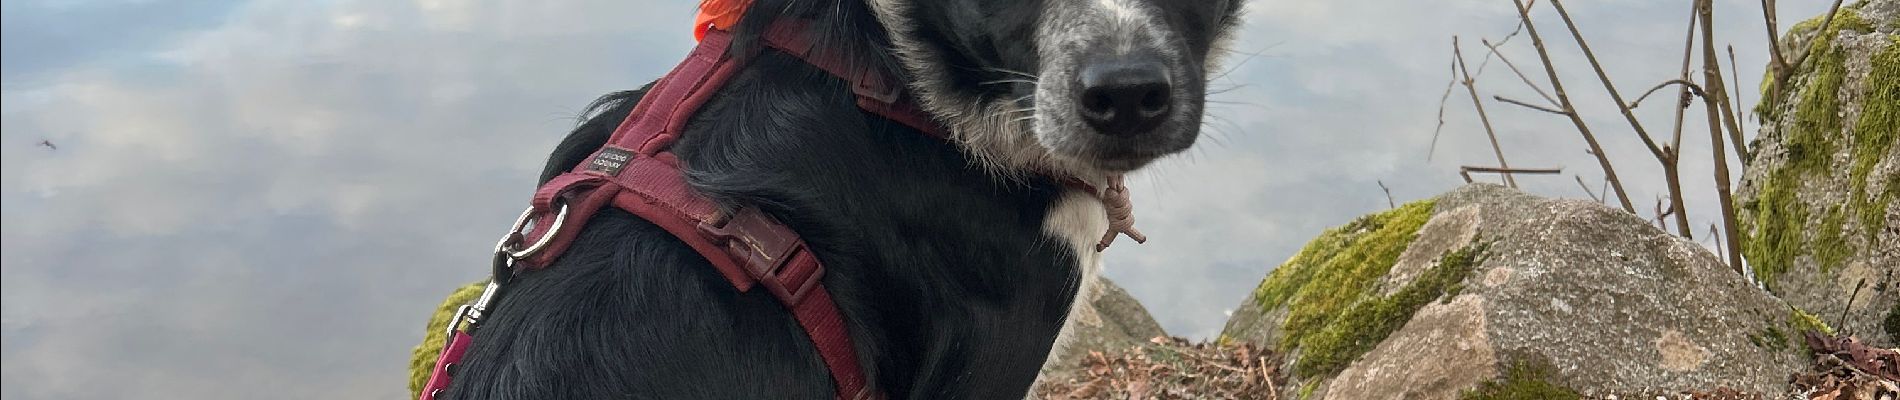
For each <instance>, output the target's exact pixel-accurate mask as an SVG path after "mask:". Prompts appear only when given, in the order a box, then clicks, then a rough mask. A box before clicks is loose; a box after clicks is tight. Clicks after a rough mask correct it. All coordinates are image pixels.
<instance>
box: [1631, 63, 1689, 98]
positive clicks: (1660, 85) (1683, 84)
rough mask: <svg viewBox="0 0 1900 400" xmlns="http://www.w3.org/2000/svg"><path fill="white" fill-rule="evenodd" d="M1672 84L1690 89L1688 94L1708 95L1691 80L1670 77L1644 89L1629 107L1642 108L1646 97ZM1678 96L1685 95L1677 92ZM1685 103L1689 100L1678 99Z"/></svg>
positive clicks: (1683, 88) (1682, 88)
mask: <svg viewBox="0 0 1900 400" xmlns="http://www.w3.org/2000/svg"><path fill="white" fill-rule="evenodd" d="M1684 65H1687V64H1684ZM1670 85H1676V86H1681V89H1680V90H1686V91H1688V93H1687V94H1689V95H1694V96H1695V97H1705V96H1706V95H1705V94H1703V91H1702V86H1701V85H1697V84H1695V82H1690V81H1687V80H1682V79H1670V80H1667V81H1663V83H1658V84H1656V86H1655V87H1651V88H1649V90H1648V91H1644V92H1643V95H1642V96H1638V97H1636V101H1633V102H1630V105H1629V107H1630V108H1631V109H1637V108H1642V107H1643V100H1644V99H1648V98H1649V95H1651V94H1655V93H1656V91H1657V90H1662V88H1666V87H1669V86H1670ZM1677 97H1683V96H1682V94H1677ZM1683 103H1688V101H1686V100H1681V99H1679V100H1678V101H1677V104H1683ZM1677 108H1681V107H1677Z"/></svg>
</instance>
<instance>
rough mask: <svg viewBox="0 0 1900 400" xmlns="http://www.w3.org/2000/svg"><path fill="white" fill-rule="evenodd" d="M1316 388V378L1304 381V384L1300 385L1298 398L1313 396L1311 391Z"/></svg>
mask: <svg viewBox="0 0 1900 400" xmlns="http://www.w3.org/2000/svg"><path fill="white" fill-rule="evenodd" d="M1317 389H1319V380H1318V379H1313V380H1309V381H1306V384H1305V385H1300V400H1306V399H1310V398H1313V391H1314V390H1317Z"/></svg>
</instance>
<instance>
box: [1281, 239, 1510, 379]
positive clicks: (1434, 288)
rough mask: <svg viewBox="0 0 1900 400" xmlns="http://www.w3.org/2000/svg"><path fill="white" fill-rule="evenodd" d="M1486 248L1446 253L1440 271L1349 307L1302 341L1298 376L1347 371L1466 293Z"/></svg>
mask: <svg viewBox="0 0 1900 400" xmlns="http://www.w3.org/2000/svg"><path fill="white" fill-rule="evenodd" d="M1487 247H1488V246H1487V245H1475V246H1472V247H1467V248H1464V249H1460V250H1458V251H1454V252H1450V253H1446V254H1445V256H1444V257H1443V258H1441V259H1440V260H1439V262H1438V265H1436V266H1433V267H1432V268H1431V269H1429V270H1426V271H1425V273H1424V274H1422V275H1420V276H1419V277H1418V278H1417V279H1415V280H1413V281H1412V282H1411V283H1409V284H1406V285H1405V287H1404V288H1401V289H1399V291H1398V292H1395V293H1393V294H1392V295H1391V296H1385V297H1376V298H1372V299H1367V300H1365V301H1360V302H1357V303H1354V304H1353V305H1352V306H1350V307H1347V308H1346V310H1345V312H1343V313H1341V314H1339V315H1338V316H1336V317H1335V318H1333V320H1332V321H1329V323H1328V324H1327V325H1325V326H1324V327H1322V328H1320V329H1319V330H1318V331H1316V332H1314V333H1313V334H1311V335H1305V336H1303V337H1301V338H1300V341H1299V348H1300V349H1301V350H1302V353H1301V355H1300V358H1299V360H1298V361H1295V362H1294V363H1293V373H1295V374H1299V375H1300V376H1307V377H1317V376H1330V375H1333V374H1336V373H1339V371H1341V370H1344V369H1346V366H1347V365H1348V364H1351V363H1352V361H1353V360H1356V359H1358V358H1359V356H1362V355H1365V354H1366V352H1368V351H1372V348H1373V347H1374V346H1378V344H1379V342H1382V341H1385V338H1386V337H1387V336H1391V335H1392V332H1395V331H1398V330H1399V328H1402V327H1404V326H1405V323H1406V322H1408V321H1411V320H1412V314H1414V313H1417V312H1418V310H1419V309H1420V308H1424V307H1425V305H1426V304H1429V303H1431V302H1432V301H1436V300H1438V299H1439V298H1441V297H1443V296H1445V295H1446V293H1450V292H1454V291H1457V290H1460V289H1462V288H1463V287H1464V281H1465V278H1466V277H1468V276H1470V275H1471V270H1472V268H1474V267H1476V266H1477V264H1478V263H1480V262H1482V261H1483V260H1482V257H1483V255H1484V251H1485V249H1486V248H1487Z"/></svg>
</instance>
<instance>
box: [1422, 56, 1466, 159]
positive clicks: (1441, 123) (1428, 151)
mask: <svg viewBox="0 0 1900 400" xmlns="http://www.w3.org/2000/svg"><path fill="white" fill-rule="evenodd" d="M1457 86H1458V60H1451V79H1447V80H1446V81H1445V94H1442V95H1439V96H1438V127H1436V128H1432V144H1431V146H1430V147H1426V148H1425V162H1432V155H1433V154H1437V153H1438V134H1439V133H1442V132H1444V130H1445V104H1446V103H1448V102H1449V101H1450V100H1451V88H1453V87H1457Z"/></svg>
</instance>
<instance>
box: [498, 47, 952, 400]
mask: <svg viewBox="0 0 1900 400" xmlns="http://www.w3.org/2000/svg"><path fill="white" fill-rule="evenodd" d="M764 39H765V42H766V44H767V45H769V46H771V47H773V48H776V49H778V50H780V51H782V52H785V53H787V54H789V55H792V56H794V57H798V58H800V59H802V60H804V61H806V62H807V63H809V64H811V65H813V66H815V67H817V68H819V69H821V70H824V71H826V72H827V73H829V74H832V75H834V76H837V77H839V78H841V79H843V80H844V81H846V82H847V83H849V84H850V85H851V88H852V92H853V93H854V94H856V95H857V97H858V105H859V107H861V108H863V109H864V110H865V111H867V112H871V113H873V114H876V115H879V116H882V117H885V118H887V119H890V120H892V121H895V122H898V123H902V124H904V125H906V126H910V127H913V128H915V129H918V130H920V131H923V132H926V133H929V134H932V135H936V136H942V135H943V132H944V131H943V129H942V128H941V127H940V126H939V125H937V123H936V122H935V121H934V120H933V119H931V118H930V117H929V116H928V114H925V113H923V112H922V111H920V110H919V109H918V108H917V107H916V106H915V105H914V104H911V103H909V102H908V101H907V98H908V97H907V96H906V95H905V93H904V87H903V86H902V85H901V84H899V83H898V81H896V80H893V79H890V77H887V76H884V75H883V74H881V73H879V72H877V71H876V69H874V68H868V67H865V66H859V65H854V64H853V63H851V62H849V61H847V60H845V59H843V58H839V57H833V56H828V54H830V53H829V52H823V51H817V49H815V48H814V43H812V41H811V40H810V38H809V36H808V35H806V31H805V25H804V24H803V23H801V22H781V23H777V24H774V25H772V26H771V28H770V29H769V30H768V32H766V34H765V35H764ZM731 42H732V36H731V35H730V34H729V33H726V32H723V31H718V30H713V31H711V32H709V33H708V35H707V36H706V37H705V38H704V39H703V40H702V41H701V42H700V45H699V47H697V48H695V49H694V50H693V52H692V53H691V54H690V55H688V56H687V57H686V60H685V61H683V62H682V63H681V64H680V65H679V67H677V68H675V69H674V70H673V71H672V72H671V73H669V74H668V75H667V76H666V77H664V78H662V79H661V80H660V81H659V82H658V83H656V84H655V85H654V87H653V88H651V89H649V90H648V92H647V95H646V96H645V97H644V98H642V99H641V101H640V103H639V104H638V105H636V106H635V108H634V111H633V112H632V113H631V114H630V115H629V116H628V117H627V119H626V120H625V121H623V122H622V123H621V124H620V126H619V127H618V128H617V129H616V130H615V131H614V133H613V136H612V137H611V138H610V139H608V142H607V145H606V146H604V147H602V148H601V149H600V150H598V151H596V152H595V153H594V155H593V156H592V157H591V158H589V159H588V160H589V161H588V162H586V163H584V164H582V165H580V166H577V167H576V168H575V169H574V171H571V172H568V173H566V174H563V175H561V176H559V177H557V178H555V179H553V180H551V181H549V182H548V183H546V184H545V185H543V186H542V187H541V189H540V190H538V191H537V192H536V193H535V196H534V199H533V201H532V205H531V207H532V208H531V210H530V213H532V214H535V215H539V216H547V215H549V214H550V213H553V212H555V210H558V209H563V208H565V209H566V210H563V212H568V213H571V215H568V216H567V217H566V218H544V217H538V218H535V220H536V223H535V225H534V229H533V230H532V232H536V234H540V233H542V232H549V233H552V234H553V235H554V236H553V237H551V238H546V239H544V240H545V241H546V242H547V245H546V247H545V248H542V249H540V250H539V251H538V252H536V253H534V254H532V255H529V256H528V257H526V258H524V259H522V260H521V262H520V264H522V265H523V266H525V267H527V268H530V269H533V268H543V267H546V266H548V265H550V264H551V263H552V262H553V261H554V260H555V259H557V258H559V257H560V256H561V254H562V253H564V252H565V251H566V250H567V248H568V246H570V245H572V243H573V241H574V238H575V237H576V236H577V235H578V234H579V232H580V231H581V229H580V228H581V227H582V225H583V224H585V223H586V221H587V220H588V218H590V217H592V216H593V215H594V214H595V213H597V212H598V211H599V210H600V209H601V208H603V207H607V206H610V205H611V206H613V207H616V208H620V209H623V210H626V211H628V212H631V213H633V214H635V215H638V216H640V217H641V218H644V219H646V220H647V221H650V222H652V223H653V224H655V225H658V226H660V227H661V228H662V229H665V230H666V231H667V232H668V233H671V234H673V235H674V236H676V237H678V238H679V239H680V240H681V241H684V242H685V243H686V244H687V245H688V246H691V247H692V248H693V249H694V250H695V251H697V252H698V253H700V255H702V256H704V257H705V258H706V259H707V260H708V261H710V262H711V264H712V265H713V267H714V268H715V269H717V270H718V271H719V273H720V274H721V275H723V276H725V278H726V279H727V280H728V281H729V282H731V283H732V285H733V287H735V288H737V289H738V290H739V291H741V292H748V291H751V290H752V289H754V288H755V287H759V286H763V287H765V289H766V290H767V291H768V292H770V293H771V294H772V295H773V297H775V298H777V299H778V300H779V301H780V302H782V303H783V304H785V306H786V307H787V308H788V309H789V310H790V311H791V312H792V314H793V315H794V316H795V318H796V319H797V321H798V323H799V326H801V327H802V328H804V330H805V333H806V334H807V335H808V336H810V338H811V340H812V342H813V344H814V345H815V346H816V349H817V351H818V354H819V356H820V357H821V358H822V359H823V360H824V363H825V366H826V368H828V369H829V370H830V372H831V377H832V381H833V383H834V384H835V385H836V388H837V392H838V397H839V398H840V399H849V400H856V399H868V398H881V397H882V396H881V395H879V394H877V393H875V392H874V391H873V390H872V389H871V388H870V386H869V384H868V382H867V381H866V378H865V376H864V373H863V370H862V369H861V368H860V366H859V364H858V358H857V351H856V348H855V347H853V345H852V342H851V337H850V335H849V332H847V331H846V327H845V322H844V317H843V315H842V314H841V312H840V310H839V309H838V306H837V304H836V303H835V302H834V301H833V300H832V298H831V294H830V293H829V292H827V291H826V290H825V288H824V286H823V285H822V284H821V283H820V282H821V278H822V277H823V276H824V272H825V267H824V265H823V264H822V263H820V262H819V260H818V259H817V257H816V255H814V254H813V253H812V252H811V250H810V249H809V248H808V247H807V246H806V244H805V242H804V241H803V240H802V239H800V238H799V237H798V234H797V233H796V232H793V231H792V230H791V229H790V228H789V227H786V226H785V225H784V224H782V223H780V222H779V221H777V220H776V219H774V218H772V216H770V215H767V214H765V213H763V212H761V211H759V210H758V209H757V208H753V207H741V208H738V209H723V208H722V207H720V206H719V205H718V204H716V203H714V202H713V201H712V200H710V199H707V198H706V197H704V196H702V195H700V194H698V193H696V192H694V191H693V190H692V189H691V187H689V186H688V185H687V184H686V182H685V177H684V174H683V173H682V171H681V166H680V161H679V159H678V158H677V157H675V156H674V154H673V153H672V152H671V151H670V148H671V146H672V145H673V143H674V142H676V141H677V140H678V139H679V136H680V135H681V134H682V133H683V132H684V131H685V125H686V123H687V122H688V121H689V120H691V118H692V117H693V115H694V114H695V113H697V112H698V111H699V109H700V108H701V106H704V105H705V104H706V102H707V101H708V100H710V99H711V98H712V97H713V96H714V95H715V94H716V93H717V92H718V91H719V89H720V88H721V87H723V86H725V84H726V83H727V82H728V81H730V80H731V79H732V77H733V76H734V74H736V73H738V71H740V70H741V69H743V68H744V67H745V65H744V63H743V62H740V61H739V60H740V59H741V58H740V57H735V55H733V54H730V53H731V52H730V51H729V50H730V46H731ZM747 56H748V57H743V58H744V59H750V57H749V55H747ZM556 219H565V220H566V221H565V225H567V226H564V227H557V226H556V225H555V222H554V220H556ZM536 241H541V240H536Z"/></svg>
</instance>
